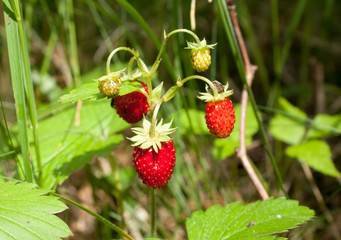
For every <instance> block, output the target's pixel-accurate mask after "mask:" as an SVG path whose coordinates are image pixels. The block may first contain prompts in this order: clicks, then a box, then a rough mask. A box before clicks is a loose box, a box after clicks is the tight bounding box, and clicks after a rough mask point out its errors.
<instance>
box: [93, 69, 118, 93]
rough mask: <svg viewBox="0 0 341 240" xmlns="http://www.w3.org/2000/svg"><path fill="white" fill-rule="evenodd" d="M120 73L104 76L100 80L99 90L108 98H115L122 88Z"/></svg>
mask: <svg viewBox="0 0 341 240" xmlns="http://www.w3.org/2000/svg"><path fill="white" fill-rule="evenodd" d="M120 79H121V78H120V75H119V73H110V74H109V75H104V76H103V77H101V78H99V79H97V80H98V89H99V91H100V92H101V93H102V94H103V95H104V96H106V97H113V96H115V95H116V94H117V93H118V92H119V91H120V88H121V80H120Z"/></svg>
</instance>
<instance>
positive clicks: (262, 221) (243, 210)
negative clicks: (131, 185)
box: [186, 198, 314, 240]
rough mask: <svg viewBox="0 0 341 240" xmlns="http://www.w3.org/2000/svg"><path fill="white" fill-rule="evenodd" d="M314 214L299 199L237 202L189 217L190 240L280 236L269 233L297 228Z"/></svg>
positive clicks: (187, 225) (188, 230)
mask: <svg viewBox="0 0 341 240" xmlns="http://www.w3.org/2000/svg"><path fill="white" fill-rule="evenodd" d="M313 216H314V211H312V210H310V209H309V208H307V207H304V206H299V205H298V202H297V201H294V200H286V199H284V198H277V199H274V198H270V199H267V200H265V201H262V202H261V201H257V202H253V203H250V204H247V205H245V206H242V204H241V203H239V202H235V203H231V204H229V205H227V206H225V207H222V206H220V205H215V206H212V207H210V208H209V209H207V210H206V211H205V212H203V211H202V210H199V211H196V212H194V213H193V215H192V217H191V218H189V219H187V220H186V228H187V232H188V238H189V239H212V240H213V239H229V240H232V239H245V240H248V239H250V240H251V239H258V238H259V237H262V236H264V237H262V238H261V239H277V238H276V237H275V236H266V235H270V234H276V233H281V232H285V231H287V230H288V229H291V228H295V227H297V225H299V224H303V223H305V222H306V221H308V220H310V219H311V218H312V217H313Z"/></svg>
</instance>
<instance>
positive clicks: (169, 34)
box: [152, 29, 200, 69]
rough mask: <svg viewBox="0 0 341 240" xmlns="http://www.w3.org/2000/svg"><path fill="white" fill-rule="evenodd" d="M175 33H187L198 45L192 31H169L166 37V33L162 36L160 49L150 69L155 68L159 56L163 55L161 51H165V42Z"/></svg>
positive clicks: (198, 40) (198, 41) (197, 38)
mask: <svg viewBox="0 0 341 240" xmlns="http://www.w3.org/2000/svg"><path fill="white" fill-rule="evenodd" d="M176 33H188V34H189V35H191V36H192V37H193V38H194V39H195V41H196V42H197V43H200V39H199V37H198V36H197V35H196V34H195V33H194V32H192V31H190V30H187V29H176V30H174V31H171V32H170V33H168V34H167V35H166V33H164V35H165V36H164V39H163V42H162V45H161V47H160V51H159V54H158V56H157V57H156V60H155V62H154V64H153V66H152V69H153V68H155V67H156V66H157V64H158V63H159V60H160V58H161V55H162V54H163V51H164V49H165V46H166V43H167V40H168V39H169V38H170V37H171V36H172V35H173V34H176Z"/></svg>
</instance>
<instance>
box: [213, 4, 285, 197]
mask: <svg viewBox="0 0 341 240" xmlns="http://www.w3.org/2000/svg"><path fill="white" fill-rule="evenodd" d="M217 3H218V9H219V13H220V16H221V20H222V22H223V25H224V30H225V32H226V35H227V39H228V41H229V44H230V47H231V50H232V53H233V56H234V59H235V62H236V64H237V68H238V71H239V75H240V78H241V79H242V82H243V84H244V86H246V89H247V92H248V95H249V100H250V103H251V106H252V109H253V111H254V114H255V116H256V120H257V123H258V126H259V131H260V134H261V138H262V141H263V144H264V147H265V150H266V152H267V154H268V156H269V159H270V161H271V165H272V167H273V170H274V173H275V177H276V182H277V185H278V186H279V187H280V189H281V190H282V192H283V193H284V194H285V195H287V193H286V191H285V189H284V186H283V181H282V177H281V175H280V172H279V170H278V166H277V163H276V160H275V158H274V156H273V154H272V151H271V148H270V145H269V142H268V139H267V137H266V133H265V129H264V126H263V120H262V117H261V115H260V114H259V111H258V107H257V104H256V100H255V98H254V95H253V92H252V90H251V88H250V86H249V84H248V83H247V79H246V75H245V69H244V63H243V58H242V56H241V53H240V50H239V45H238V42H237V40H236V36H235V33H234V30H233V29H234V28H233V23H232V21H231V18H230V13H229V11H228V10H227V6H226V2H225V1H224V0H218V1H217Z"/></svg>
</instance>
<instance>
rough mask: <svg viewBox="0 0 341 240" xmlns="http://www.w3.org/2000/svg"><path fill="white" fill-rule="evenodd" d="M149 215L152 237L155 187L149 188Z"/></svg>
mask: <svg viewBox="0 0 341 240" xmlns="http://www.w3.org/2000/svg"><path fill="white" fill-rule="evenodd" d="M150 216H151V224H150V234H151V236H152V237H155V189H151V190H150Z"/></svg>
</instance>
